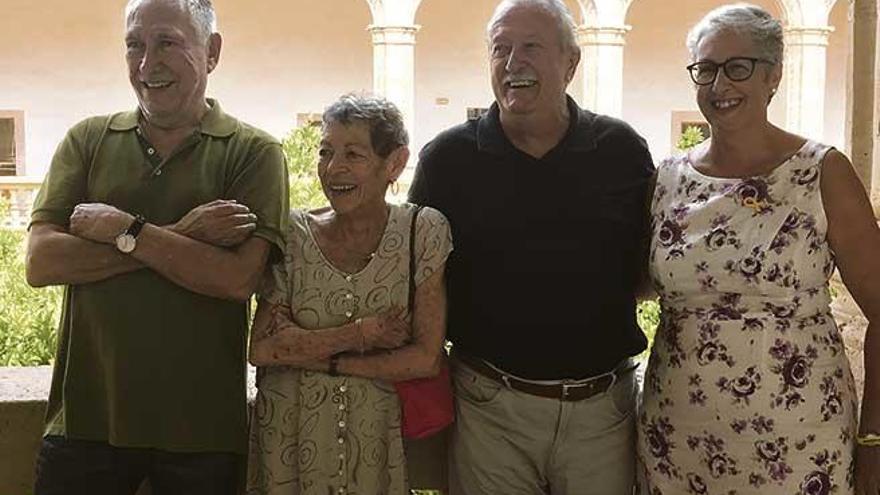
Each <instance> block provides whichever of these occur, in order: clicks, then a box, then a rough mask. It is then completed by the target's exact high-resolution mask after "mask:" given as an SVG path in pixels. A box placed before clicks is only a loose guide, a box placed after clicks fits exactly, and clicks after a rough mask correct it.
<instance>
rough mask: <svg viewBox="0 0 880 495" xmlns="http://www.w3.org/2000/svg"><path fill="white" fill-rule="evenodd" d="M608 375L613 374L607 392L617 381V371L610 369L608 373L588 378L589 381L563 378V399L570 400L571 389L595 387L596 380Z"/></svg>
mask: <svg viewBox="0 0 880 495" xmlns="http://www.w3.org/2000/svg"><path fill="white" fill-rule="evenodd" d="M608 375H610V376H611V383H609V384H608V387H606V388H605V392H607V391H609V390H611V388H612V387H614V384H615V383H617V373H616V372H615V371H613V370H612V371H609V372H607V373H603V374H601V375H597V376H594V377H592V378H590V379H588V380H587V381H584V382H580V383H578V382H574V381H572V380H563V381H562V397H561V398H562V400H568V394H569V393H570V390H572V389H576V388H582V387H593V386H594V385H595V384H596V382H598V381H599V380H601V379H603V378H605V377H606V376H608ZM593 395H595V394H593Z"/></svg>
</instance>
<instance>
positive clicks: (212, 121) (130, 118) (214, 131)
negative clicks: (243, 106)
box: [110, 98, 238, 137]
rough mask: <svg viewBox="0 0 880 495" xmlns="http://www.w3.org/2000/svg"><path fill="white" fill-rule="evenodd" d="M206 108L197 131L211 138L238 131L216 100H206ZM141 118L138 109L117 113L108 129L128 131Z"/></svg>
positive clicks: (235, 123)
mask: <svg viewBox="0 0 880 495" xmlns="http://www.w3.org/2000/svg"><path fill="white" fill-rule="evenodd" d="M207 101H208V106H210V107H211V108H210V109H209V110H208V112H207V113H205V115H204V116H203V117H202V121H201V122H199V131H200V132H201V133H202V134H207V135H209V136H213V137H228V136H231V135H232V134H235V131H237V130H238V121H236V120H235V119H234V118H232V117H230V116H228V115H226V114H225V113H224V112H223V109H222V108H220V103H218V102H217V100H214V99H212V98H208V99H207ZM140 116H141V111H140V109H139V108H138V109H135V110H131V111H128V112H122V113H118V114H116V115H114V116H113V119H112V120H111V121H110V129H112V130H114V131H130V130H133V129H135V128H137V126H138V119H139V118H140Z"/></svg>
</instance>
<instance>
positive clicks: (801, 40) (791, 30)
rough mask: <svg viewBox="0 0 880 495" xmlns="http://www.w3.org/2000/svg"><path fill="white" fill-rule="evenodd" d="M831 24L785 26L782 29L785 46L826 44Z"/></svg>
mask: <svg viewBox="0 0 880 495" xmlns="http://www.w3.org/2000/svg"><path fill="white" fill-rule="evenodd" d="M833 32H834V28H833V27H831V26H786V27H785V28H784V30H783V33H784V36H785V45H786V46H807V45H809V46H828V37H829V36H830V35H831V33H833Z"/></svg>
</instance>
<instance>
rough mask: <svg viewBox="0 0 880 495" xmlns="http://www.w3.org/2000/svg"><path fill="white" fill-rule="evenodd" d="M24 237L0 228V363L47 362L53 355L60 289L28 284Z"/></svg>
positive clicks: (0, 364)
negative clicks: (34, 286) (25, 270)
mask: <svg viewBox="0 0 880 495" xmlns="http://www.w3.org/2000/svg"><path fill="white" fill-rule="evenodd" d="M24 237H25V234H24V232H21V231H17V230H8V229H0V267H2V269H0V366H36V365H41V364H50V363H51V362H52V359H53V358H54V356H55V342H56V333H55V330H56V327H57V326H58V315H59V314H60V313H59V312H60V309H61V290H62V289H61V287H49V288H44V289H34V288H32V287H30V286H29V285H28V284H27V282H26V281H25V278H24Z"/></svg>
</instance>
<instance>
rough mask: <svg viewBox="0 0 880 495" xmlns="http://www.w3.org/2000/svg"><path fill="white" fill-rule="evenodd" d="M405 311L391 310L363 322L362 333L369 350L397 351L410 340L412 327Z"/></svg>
mask: <svg viewBox="0 0 880 495" xmlns="http://www.w3.org/2000/svg"><path fill="white" fill-rule="evenodd" d="M405 313H406V312H405V310H401V309H399V308H398V309H390V310H388V311H386V312H384V313H380V314H379V315H376V316H368V317H366V318H364V319H363V320H361V332H363V336H364V344H365V347H366V348H367V350H368V349H396V348H398V347H400V346H402V345H403V344H405V343H406V342H407V341H408V340H409V338H410V325H409V322H407V321H406V320H405V319H404V316H405Z"/></svg>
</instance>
